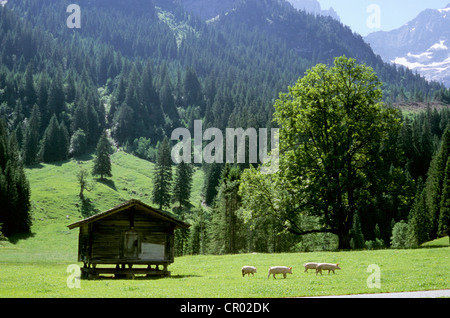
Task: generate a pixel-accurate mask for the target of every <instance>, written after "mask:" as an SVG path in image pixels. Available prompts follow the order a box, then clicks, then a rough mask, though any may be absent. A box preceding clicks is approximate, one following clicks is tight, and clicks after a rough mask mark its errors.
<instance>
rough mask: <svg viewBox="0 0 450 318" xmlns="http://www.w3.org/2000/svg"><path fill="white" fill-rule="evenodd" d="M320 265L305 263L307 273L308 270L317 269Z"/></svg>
mask: <svg viewBox="0 0 450 318" xmlns="http://www.w3.org/2000/svg"><path fill="white" fill-rule="evenodd" d="M317 264H318V263H305V264H303V266H305V272H308V269H316V266H317Z"/></svg>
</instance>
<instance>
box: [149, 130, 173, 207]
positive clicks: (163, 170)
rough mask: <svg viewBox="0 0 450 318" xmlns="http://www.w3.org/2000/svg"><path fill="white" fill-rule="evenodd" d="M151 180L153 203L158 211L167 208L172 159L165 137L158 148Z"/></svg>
mask: <svg viewBox="0 0 450 318" xmlns="http://www.w3.org/2000/svg"><path fill="white" fill-rule="evenodd" d="M153 180H154V185H153V193H152V200H153V202H154V203H156V204H157V205H158V206H159V209H160V210H162V209H163V208H164V207H169V206H170V199H171V197H172V196H171V193H170V190H171V188H172V158H171V154H170V145H169V140H168V138H167V137H164V140H163V141H162V142H161V144H160V145H159V147H158V156H157V158H156V165H155V170H154V176H153Z"/></svg>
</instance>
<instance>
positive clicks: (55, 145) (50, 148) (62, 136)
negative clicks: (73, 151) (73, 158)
mask: <svg viewBox="0 0 450 318" xmlns="http://www.w3.org/2000/svg"><path fill="white" fill-rule="evenodd" d="M68 143H69V141H68V133H67V128H66V126H65V125H64V123H61V124H59V123H58V119H57V118H56V115H53V116H52V118H51V119H50V123H49V124H48V127H47V129H46V130H45V132H44V137H43V140H42V144H41V149H40V151H39V157H40V158H41V159H42V161H44V162H54V161H61V160H66V159H67V153H68V147H69V145H68Z"/></svg>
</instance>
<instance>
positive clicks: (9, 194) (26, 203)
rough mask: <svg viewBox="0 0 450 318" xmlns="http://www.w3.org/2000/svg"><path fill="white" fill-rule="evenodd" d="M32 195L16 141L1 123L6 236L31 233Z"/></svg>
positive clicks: (1, 212) (1, 219)
mask: <svg viewBox="0 0 450 318" xmlns="http://www.w3.org/2000/svg"><path fill="white" fill-rule="evenodd" d="M30 195H31V193H30V185H29V183H28V180H27V178H26V175H25V172H24V169H23V165H22V161H21V160H20V155H19V149H18V146H17V141H16V138H15V136H14V134H12V135H11V136H9V134H8V131H7V129H6V125H5V123H4V121H3V120H0V202H1V208H0V224H2V232H3V235H5V236H6V237H10V236H11V235H14V234H17V233H28V232H30V226H31V216H30V208H31V203H30Z"/></svg>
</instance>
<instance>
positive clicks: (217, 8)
mask: <svg viewBox="0 0 450 318" xmlns="http://www.w3.org/2000/svg"><path fill="white" fill-rule="evenodd" d="M242 2H243V1H242V0H181V4H182V5H183V7H184V8H185V9H186V10H187V11H189V12H190V13H193V14H195V15H196V16H199V17H200V18H202V19H204V20H210V19H213V18H215V17H217V16H218V15H220V14H224V13H227V12H229V11H231V10H233V9H235V8H236V7H237V6H238V5H239V4H240V3H242ZM279 2H281V3H283V2H289V3H290V4H291V5H292V6H293V7H294V8H295V9H297V10H304V11H306V12H308V13H313V14H315V15H323V16H330V17H332V18H334V19H336V20H338V21H339V20H340V19H339V16H338V14H337V13H336V11H334V10H333V8H330V9H328V10H322V8H321V7H320V3H319V2H318V1H317V0H279Z"/></svg>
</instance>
